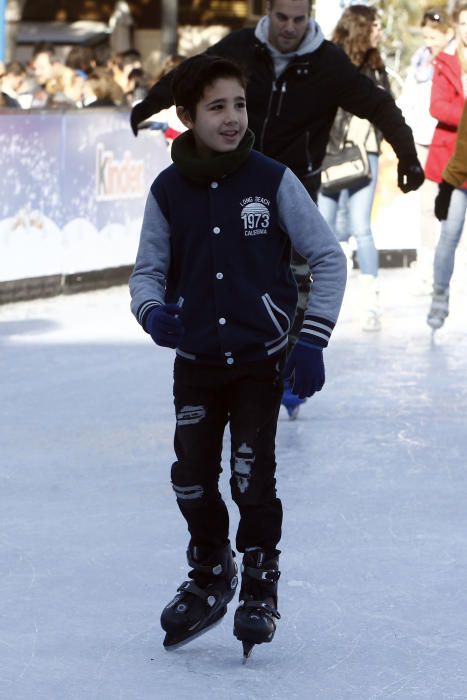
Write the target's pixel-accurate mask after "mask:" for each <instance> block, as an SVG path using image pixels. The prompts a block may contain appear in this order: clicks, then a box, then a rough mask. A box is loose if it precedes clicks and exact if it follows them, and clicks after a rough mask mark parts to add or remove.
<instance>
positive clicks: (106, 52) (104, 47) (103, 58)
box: [93, 42, 112, 68]
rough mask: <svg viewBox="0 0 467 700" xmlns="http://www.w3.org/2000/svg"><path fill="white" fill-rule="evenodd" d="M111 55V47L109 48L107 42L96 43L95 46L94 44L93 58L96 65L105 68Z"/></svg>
mask: <svg viewBox="0 0 467 700" xmlns="http://www.w3.org/2000/svg"><path fill="white" fill-rule="evenodd" d="M111 57H112V49H111V48H110V46H109V44H108V43H106V42H104V43H102V44H98V45H97V46H94V48H93V59H94V63H95V65H96V66H97V67H99V68H100V67H103V68H107V66H108V65H109V62H110V59H111Z"/></svg>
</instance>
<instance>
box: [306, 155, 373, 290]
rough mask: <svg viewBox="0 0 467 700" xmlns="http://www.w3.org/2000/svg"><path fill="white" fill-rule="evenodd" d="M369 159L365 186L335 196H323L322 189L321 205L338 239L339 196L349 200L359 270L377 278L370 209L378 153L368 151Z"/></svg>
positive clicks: (347, 203) (319, 205)
mask: <svg viewBox="0 0 467 700" xmlns="http://www.w3.org/2000/svg"><path fill="white" fill-rule="evenodd" d="M368 160H369V162H370V168H371V175H372V179H371V182H370V183H369V184H368V185H366V187H360V188H359V189H356V190H354V189H348V190H343V192H342V193H339V192H338V193H336V194H334V195H324V194H322V193H321V192H320V193H319V195H318V208H319V210H320V212H321V214H322V215H323V217H324V218H325V219H326V222H327V223H328V224H329V226H330V227H331V229H332V230H333V231H334V232H335V234H336V236H337V238H339V234H338V232H337V230H336V218H337V210H338V205H339V197H340V196H342V197H344V198H345V199H346V200H347V202H346V206H347V212H348V222H347V224H348V226H347V231H348V234H349V235H350V234H351V235H352V236H353V237H354V238H355V242H356V244H357V257H358V264H359V267H360V271H361V272H362V273H363V274H367V275H373V277H376V276H377V274H378V251H377V250H376V246H375V242H374V240H373V232H372V230H371V209H372V207H373V200H374V197H375V190H376V181H377V178H378V156H377V155H376V153H369V154H368Z"/></svg>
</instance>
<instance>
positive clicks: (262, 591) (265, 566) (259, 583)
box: [233, 548, 280, 663]
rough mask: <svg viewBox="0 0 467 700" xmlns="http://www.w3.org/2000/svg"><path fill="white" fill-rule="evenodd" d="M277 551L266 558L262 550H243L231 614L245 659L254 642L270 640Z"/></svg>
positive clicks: (275, 614)
mask: <svg viewBox="0 0 467 700" xmlns="http://www.w3.org/2000/svg"><path fill="white" fill-rule="evenodd" d="M278 567H279V556H278V554H277V555H275V556H274V557H272V558H271V559H268V560H266V554H265V552H264V550H262V549H260V548H255V549H253V550H251V551H248V552H246V553H245V555H244V557H243V564H242V585H241V589H240V602H241V605H240V606H239V607H238V608H237V610H236V612H235V618H234V630H233V631H234V635H235V637H236V638H237V639H238V640H239V641H241V642H242V645H243V662H244V663H246V661H247V660H248V658H249V657H250V654H251V652H252V650H253V647H254V645H255V644H263V643H265V642H271V641H272V639H273V637H274V634H275V631H276V620H279V619H280V614H279V612H278V611H277V582H278V580H279V577H280V571H279V568H278Z"/></svg>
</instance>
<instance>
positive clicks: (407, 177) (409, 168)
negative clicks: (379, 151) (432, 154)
mask: <svg viewBox="0 0 467 700" xmlns="http://www.w3.org/2000/svg"><path fill="white" fill-rule="evenodd" d="M424 180H425V174H424V172H423V168H422V166H421V165H420V162H419V160H418V159H417V158H409V159H407V158H401V160H399V162H398V164H397V184H398V186H399V189H401V190H402V192H404V193H406V192H412V191H413V190H418V188H419V187H421V186H422V185H423V182H424Z"/></svg>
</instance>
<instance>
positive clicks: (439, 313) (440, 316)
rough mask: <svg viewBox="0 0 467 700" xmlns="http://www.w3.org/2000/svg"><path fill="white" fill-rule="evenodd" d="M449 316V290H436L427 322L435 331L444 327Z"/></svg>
mask: <svg viewBox="0 0 467 700" xmlns="http://www.w3.org/2000/svg"><path fill="white" fill-rule="evenodd" d="M448 316H449V289H434V290H433V295H432V301H431V306H430V310H429V311H428V316H427V318H426V322H427V323H428V325H429V326H430V328H431V329H432V330H433V331H437V330H438V329H439V328H441V327H442V326H443V325H444V322H445V320H446V318H447V317H448Z"/></svg>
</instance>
